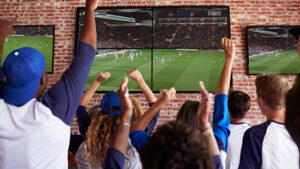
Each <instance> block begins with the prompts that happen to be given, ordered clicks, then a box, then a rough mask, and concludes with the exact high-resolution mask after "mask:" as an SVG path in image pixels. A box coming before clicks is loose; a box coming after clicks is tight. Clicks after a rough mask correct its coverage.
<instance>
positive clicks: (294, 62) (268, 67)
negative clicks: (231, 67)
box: [247, 26, 300, 75]
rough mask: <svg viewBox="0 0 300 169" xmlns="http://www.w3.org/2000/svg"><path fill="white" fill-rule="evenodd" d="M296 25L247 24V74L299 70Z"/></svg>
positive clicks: (285, 72) (281, 72) (282, 72)
mask: <svg viewBox="0 0 300 169" xmlns="http://www.w3.org/2000/svg"><path fill="white" fill-rule="evenodd" d="M294 27H296V26H248V27H247V39H248V74H252V75H256V74H297V73H299V72H300V59H298V53H297V46H296V44H295V38H294V37H293V36H292V35H291V34H289V32H288V31H289V30H290V29H292V28H294Z"/></svg>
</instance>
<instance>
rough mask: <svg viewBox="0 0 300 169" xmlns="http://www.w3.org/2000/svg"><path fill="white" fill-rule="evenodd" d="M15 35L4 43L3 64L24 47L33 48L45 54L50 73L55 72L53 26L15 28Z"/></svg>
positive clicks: (8, 37) (7, 38)
mask: <svg viewBox="0 0 300 169" xmlns="http://www.w3.org/2000/svg"><path fill="white" fill-rule="evenodd" d="M14 30H15V32H16V33H15V34H13V35H10V36H7V37H6V39H5V43H4V50H3V56H4V58H3V59H2V64H3V62H4V60H5V58H6V56H7V55H8V54H9V53H11V52H12V51H14V50H16V49H19V48H22V47H32V48H35V49H36V50H38V51H40V52H41V53H43V55H44V57H45V61H46V69H47V72H48V73H52V72H53V64H52V63H53V49H54V48H53V45H54V44H53V40H54V37H53V36H54V27H53V26H15V27H14Z"/></svg>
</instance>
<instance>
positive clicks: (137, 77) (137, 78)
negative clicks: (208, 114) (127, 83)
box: [127, 69, 143, 82]
mask: <svg viewBox="0 0 300 169" xmlns="http://www.w3.org/2000/svg"><path fill="white" fill-rule="evenodd" d="M127 75H128V76H129V77H130V78H132V79H133V80H135V81H137V82H140V81H142V80H143V76H142V74H141V73H140V71H139V70H137V69H133V70H131V71H129V72H127Z"/></svg>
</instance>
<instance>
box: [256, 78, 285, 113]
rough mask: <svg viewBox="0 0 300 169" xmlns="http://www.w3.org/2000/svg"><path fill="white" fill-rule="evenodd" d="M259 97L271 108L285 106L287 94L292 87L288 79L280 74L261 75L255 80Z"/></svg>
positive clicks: (275, 108) (277, 108)
mask: <svg viewBox="0 0 300 169" xmlns="http://www.w3.org/2000/svg"><path fill="white" fill-rule="evenodd" d="M255 85H256V94H257V98H259V97H261V98H262V99H263V100H264V101H265V102H266V104H267V105H268V107H269V108H271V109H272V110H279V109H283V108H285V95H286V93H287V91H288V90H289V89H290V85H289V83H288V81H287V80H286V79H284V78H281V77H280V76H278V75H261V76H258V77H257V78H256V80H255Z"/></svg>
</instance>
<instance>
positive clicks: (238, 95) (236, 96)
mask: <svg viewBox="0 0 300 169" xmlns="http://www.w3.org/2000/svg"><path fill="white" fill-rule="evenodd" d="M250 107H251V98H250V97H249V95H248V94H246V93H244V92H242V91H233V92H231V93H230V95H229V97H228V109H229V112H230V115H231V117H233V118H235V119H243V118H245V116H246V114H247V112H248V111H249V109H250Z"/></svg>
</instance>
